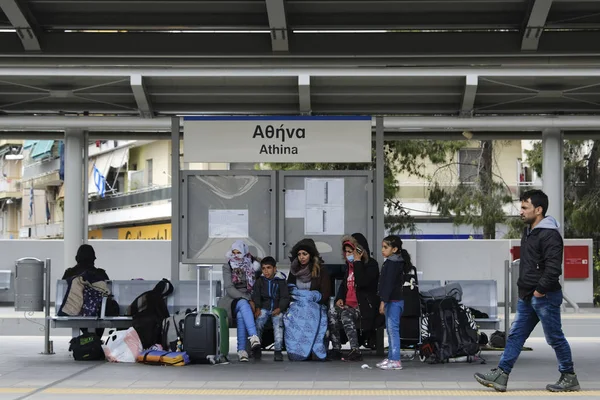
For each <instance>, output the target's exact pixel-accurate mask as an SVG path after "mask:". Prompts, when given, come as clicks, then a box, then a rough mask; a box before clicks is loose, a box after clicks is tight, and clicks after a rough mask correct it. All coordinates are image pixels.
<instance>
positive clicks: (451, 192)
mask: <svg viewBox="0 0 600 400" xmlns="http://www.w3.org/2000/svg"><path fill="white" fill-rule="evenodd" d="M480 149H481V155H480V157H479V158H478V159H476V160H474V161H473V163H472V164H463V165H468V166H469V167H471V168H472V167H473V166H475V167H477V174H476V176H475V177H474V179H473V180H472V181H470V182H459V183H458V185H457V186H452V185H450V186H449V185H448V180H449V178H448V173H447V172H448V171H455V170H457V168H456V167H457V166H459V165H460V163H458V162H453V163H449V164H446V165H444V166H443V167H442V168H441V169H440V170H438V171H441V172H446V174H443V173H441V174H440V175H442V178H440V179H436V177H433V179H432V180H431V184H430V192H429V202H430V203H431V204H432V205H435V206H437V208H438V211H439V213H440V215H441V216H443V217H450V216H453V217H454V224H455V225H460V224H467V225H472V226H474V227H477V228H483V236H484V238H485V239H495V238H496V224H498V223H502V222H505V221H506V217H507V216H506V214H505V212H504V210H503V206H504V205H506V204H509V203H511V202H512V194H511V192H510V190H509V189H508V187H507V186H506V184H505V183H504V181H503V180H502V177H500V176H498V175H496V174H494V172H493V167H492V166H493V163H494V157H493V145H492V141H481V142H480ZM440 181H441V184H440Z"/></svg>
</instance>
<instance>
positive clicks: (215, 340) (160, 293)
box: [70, 266, 229, 366]
mask: <svg viewBox="0 0 600 400" xmlns="http://www.w3.org/2000/svg"><path fill="white" fill-rule="evenodd" d="M209 276H210V291H211V293H210V299H212V298H213V294H212V289H213V285H212V266H210V273H209ZM197 287H198V290H200V269H199V268H198V272H197ZM173 292H174V287H173V285H172V283H171V282H170V281H169V280H167V279H162V280H161V281H160V282H159V283H158V284H157V285H156V286H155V287H154V288H153V289H152V290H149V291H147V292H144V293H142V294H140V295H139V296H138V297H137V298H136V299H135V300H134V301H133V302H132V303H131V305H130V306H129V308H128V310H127V313H126V314H127V315H130V316H131V317H132V327H131V328H129V329H128V330H126V331H123V330H121V331H111V332H109V337H108V339H107V341H106V343H102V341H101V340H100V338H99V337H97V335H95V334H93V333H85V334H83V335H81V336H79V337H77V338H74V339H72V340H71V348H70V350H72V351H73V355H74V358H75V359H76V360H102V359H106V360H108V361H112V362H138V363H142V364H148V365H165V366H183V365H187V364H220V363H228V362H229V361H228V359H227V356H228V354H229V327H228V323H227V312H226V311H225V310H224V309H221V308H217V307H213V306H212V304H210V305H209V306H204V307H201V305H200V304H199V301H198V304H197V305H196V309H195V310H190V309H187V310H183V311H177V312H175V313H174V314H173V315H171V314H170V313H169V310H168V307H167V298H168V297H169V296H171V295H172V294H173ZM199 298H200V296H198V299H199Z"/></svg>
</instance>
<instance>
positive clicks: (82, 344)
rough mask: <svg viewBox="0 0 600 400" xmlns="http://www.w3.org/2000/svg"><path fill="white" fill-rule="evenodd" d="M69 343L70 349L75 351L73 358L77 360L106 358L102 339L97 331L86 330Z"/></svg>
mask: <svg viewBox="0 0 600 400" xmlns="http://www.w3.org/2000/svg"><path fill="white" fill-rule="evenodd" d="M69 344H70V345H69V351H72V352H73V358H74V359H75V360H77V361H97V360H104V350H102V340H101V339H100V337H99V336H98V335H96V334H95V333H91V332H86V333H84V334H82V335H80V336H77V337H75V338H73V339H71V341H70V342H69Z"/></svg>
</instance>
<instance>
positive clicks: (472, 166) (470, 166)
mask: <svg viewBox="0 0 600 400" xmlns="http://www.w3.org/2000/svg"><path fill="white" fill-rule="evenodd" d="M480 159H481V149H462V150H459V152H458V163H459V164H458V176H459V179H460V183H475V182H476V181H477V175H478V172H479V164H480Z"/></svg>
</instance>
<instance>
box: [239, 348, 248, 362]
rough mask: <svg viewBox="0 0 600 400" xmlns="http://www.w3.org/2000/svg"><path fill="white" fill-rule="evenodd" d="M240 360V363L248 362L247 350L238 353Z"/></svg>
mask: <svg viewBox="0 0 600 400" xmlns="http://www.w3.org/2000/svg"><path fill="white" fill-rule="evenodd" d="M238 358H239V359H240V362H248V353H246V350H240V351H238Z"/></svg>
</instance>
